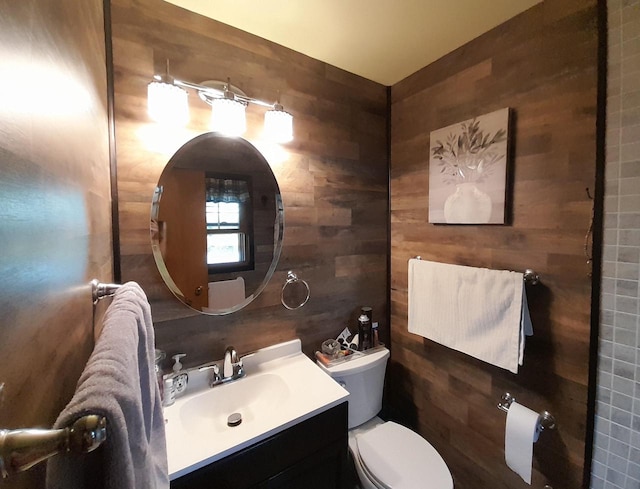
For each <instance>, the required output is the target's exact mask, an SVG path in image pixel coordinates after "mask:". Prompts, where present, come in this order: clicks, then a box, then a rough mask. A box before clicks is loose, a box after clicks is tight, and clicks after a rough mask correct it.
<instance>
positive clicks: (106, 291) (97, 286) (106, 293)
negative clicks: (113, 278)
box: [91, 278, 122, 304]
mask: <svg viewBox="0 0 640 489" xmlns="http://www.w3.org/2000/svg"><path fill="white" fill-rule="evenodd" d="M120 287H122V286H121V285H119V284H103V283H101V282H100V281H98V279H95V278H94V279H93V280H92V281H91V295H92V297H93V303H94V304H97V303H98V301H99V300H100V299H104V298H105V297H111V296H112V295H113V294H115V293H116V290H118V289H119V288H120Z"/></svg>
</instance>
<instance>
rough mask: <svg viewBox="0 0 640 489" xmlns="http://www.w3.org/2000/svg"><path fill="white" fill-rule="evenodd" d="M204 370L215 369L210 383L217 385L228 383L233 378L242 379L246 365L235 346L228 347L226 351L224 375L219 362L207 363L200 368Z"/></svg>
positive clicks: (223, 363)
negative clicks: (243, 363) (244, 365)
mask: <svg viewBox="0 0 640 489" xmlns="http://www.w3.org/2000/svg"><path fill="white" fill-rule="evenodd" d="M199 370H200V371H203V370H213V376H212V377H211V382H210V383H209V385H210V386H211V387H215V386H216V385H220V384H226V383H227V382H231V381H232V380H237V379H241V378H242V377H244V375H245V371H244V367H243V365H242V359H241V358H238V353H237V352H236V350H235V348H234V347H233V346H229V347H227V349H226V350H225V352H224V360H223V362H222V375H221V374H220V367H218V364H217V363H213V364H211V365H206V366H203V367H200V368H199Z"/></svg>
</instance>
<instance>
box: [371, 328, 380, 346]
mask: <svg viewBox="0 0 640 489" xmlns="http://www.w3.org/2000/svg"><path fill="white" fill-rule="evenodd" d="M379 344H380V338H379V337H378V323H377V322H376V323H372V324H371V347H372V348H375V347H376V346H378V345H379Z"/></svg>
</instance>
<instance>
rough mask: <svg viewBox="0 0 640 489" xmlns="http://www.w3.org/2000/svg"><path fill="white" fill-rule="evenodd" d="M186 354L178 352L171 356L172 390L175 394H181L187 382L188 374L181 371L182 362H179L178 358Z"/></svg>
mask: <svg viewBox="0 0 640 489" xmlns="http://www.w3.org/2000/svg"><path fill="white" fill-rule="evenodd" d="M186 356H187V354H186V353H178V354H176V355H173V356H172V357H171V358H173V390H174V392H175V394H176V395H178V394H182V393H183V392H184V391H185V389H186V388H187V382H189V374H187V372H183V371H182V363H180V359H181V358H183V357H186Z"/></svg>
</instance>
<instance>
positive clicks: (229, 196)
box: [205, 175, 254, 274]
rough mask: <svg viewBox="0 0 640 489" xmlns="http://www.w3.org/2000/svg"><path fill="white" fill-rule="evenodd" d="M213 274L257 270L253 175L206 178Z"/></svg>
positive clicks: (209, 246)
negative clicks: (252, 195)
mask: <svg viewBox="0 0 640 489" xmlns="http://www.w3.org/2000/svg"><path fill="white" fill-rule="evenodd" d="M205 187H206V202H205V215H206V218H205V220H206V225H207V267H208V270H209V274H215V273H222V272H234V271H242V270H253V269H254V261H253V243H254V240H253V206H252V199H251V179H250V177H243V178H240V177H225V176H219V177H213V176H211V175H207V177H206V178H205Z"/></svg>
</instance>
